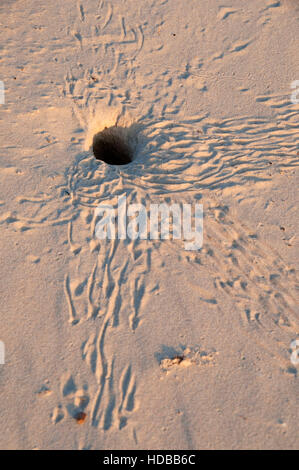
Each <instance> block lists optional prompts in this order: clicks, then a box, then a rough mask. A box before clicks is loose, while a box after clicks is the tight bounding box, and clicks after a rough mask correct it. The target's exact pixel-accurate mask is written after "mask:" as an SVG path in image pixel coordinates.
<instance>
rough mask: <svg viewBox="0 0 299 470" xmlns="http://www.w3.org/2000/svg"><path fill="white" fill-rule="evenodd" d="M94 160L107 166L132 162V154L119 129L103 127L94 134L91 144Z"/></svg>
mask: <svg viewBox="0 0 299 470" xmlns="http://www.w3.org/2000/svg"><path fill="white" fill-rule="evenodd" d="M92 150H93V154H94V156H95V158H96V159H97V160H101V161H102V162H105V163H108V164H109V165H127V164H128V163H131V162H132V160H133V152H132V149H131V148H130V145H129V143H128V142H127V141H126V139H125V138H124V137H123V135H122V133H121V128H118V127H116V126H113V127H109V128H107V127H105V129H104V130H103V131H101V132H98V133H97V134H95V136H94V138H93V142H92Z"/></svg>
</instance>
